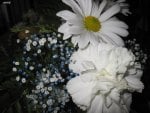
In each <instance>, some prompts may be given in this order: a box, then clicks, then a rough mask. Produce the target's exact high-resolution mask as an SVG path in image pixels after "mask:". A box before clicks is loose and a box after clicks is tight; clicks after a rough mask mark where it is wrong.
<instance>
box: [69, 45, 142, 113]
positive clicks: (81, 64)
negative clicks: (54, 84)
mask: <svg viewBox="0 0 150 113" xmlns="http://www.w3.org/2000/svg"><path fill="white" fill-rule="evenodd" d="M71 60H72V62H71V63H70V65H69V67H70V68H71V69H72V70H73V71H74V72H75V73H79V74H80V76H77V77H75V78H73V79H71V80H70V81H69V82H68V84H67V90H68V92H69V93H70V95H71V96H72V99H73V102H74V103H75V104H77V106H79V107H80V108H81V109H82V110H87V112H88V113H128V112H129V110H130V104H131V93H128V92H132V91H138V92H141V91H142V89H143V84H142V82H141V81H140V77H141V75H142V70H141V67H140V65H137V64H135V63H134V62H135V57H134V55H133V54H132V52H130V51H128V50H127V49H126V48H123V47H115V46H113V45H108V44H99V46H92V45H90V46H89V47H88V48H86V49H85V50H78V51H77V52H75V53H74V54H73V55H72V57H71ZM126 91H128V92H126Z"/></svg>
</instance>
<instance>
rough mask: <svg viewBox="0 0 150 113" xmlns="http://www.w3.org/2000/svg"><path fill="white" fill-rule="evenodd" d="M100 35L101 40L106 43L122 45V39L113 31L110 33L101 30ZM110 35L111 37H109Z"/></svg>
mask: <svg viewBox="0 0 150 113" xmlns="http://www.w3.org/2000/svg"><path fill="white" fill-rule="evenodd" d="M100 36H102V38H103V40H104V41H105V42H106V43H110V44H113V45H116V46H120V47H121V46H124V41H123V40H122V39H121V38H120V37H119V36H118V35H116V34H115V33H111V32H106V33H105V32H102V33H100ZM110 36H111V37H110Z"/></svg>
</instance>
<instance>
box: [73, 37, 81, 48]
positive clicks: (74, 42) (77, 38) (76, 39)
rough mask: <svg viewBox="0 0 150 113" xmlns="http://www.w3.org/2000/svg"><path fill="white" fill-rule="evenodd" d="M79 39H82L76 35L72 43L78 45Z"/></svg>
mask: <svg viewBox="0 0 150 113" xmlns="http://www.w3.org/2000/svg"><path fill="white" fill-rule="evenodd" d="M79 38H80V35H74V36H73V37H72V38H71V42H72V43H73V44H74V46H76V45H77V43H78V40H79Z"/></svg>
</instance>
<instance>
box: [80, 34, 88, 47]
mask: <svg viewBox="0 0 150 113" xmlns="http://www.w3.org/2000/svg"><path fill="white" fill-rule="evenodd" d="M86 36H87V35H86V33H82V34H81V36H80V40H79V41H78V46H79V48H81V49H84V48H85V47H86V46H87V45H88V43H89V37H86Z"/></svg>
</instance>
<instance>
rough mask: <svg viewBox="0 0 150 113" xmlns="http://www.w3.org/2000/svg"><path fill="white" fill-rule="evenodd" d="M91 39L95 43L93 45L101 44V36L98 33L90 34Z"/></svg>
mask: <svg viewBox="0 0 150 113" xmlns="http://www.w3.org/2000/svg"><path fill="white" fill-rule="evenodd" d="M89 36H90V37H89V40H90V43H91V44H92V45H93V46H97V45H98V44H99V36H98V34H97V33H94V34H92V33H91V34H89Z"/></svg>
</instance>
